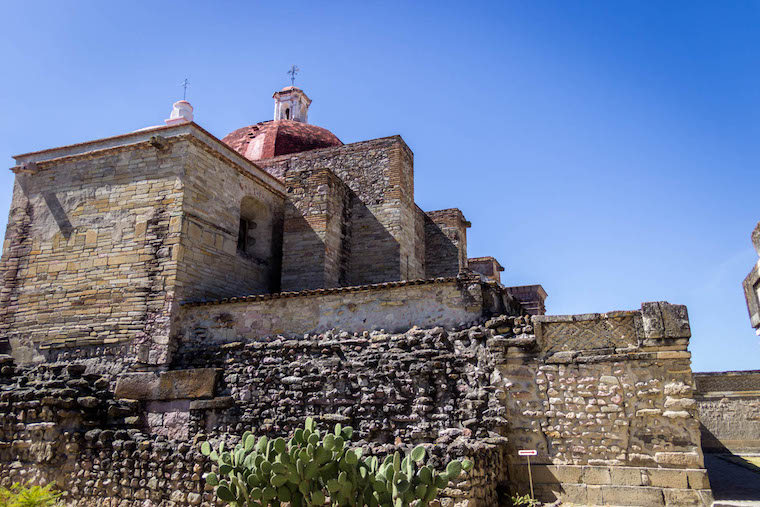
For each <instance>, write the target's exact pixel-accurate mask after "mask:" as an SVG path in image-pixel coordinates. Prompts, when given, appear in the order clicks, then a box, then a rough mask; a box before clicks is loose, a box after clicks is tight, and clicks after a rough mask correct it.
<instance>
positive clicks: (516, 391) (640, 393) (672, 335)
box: [491, 303, 711, 505]
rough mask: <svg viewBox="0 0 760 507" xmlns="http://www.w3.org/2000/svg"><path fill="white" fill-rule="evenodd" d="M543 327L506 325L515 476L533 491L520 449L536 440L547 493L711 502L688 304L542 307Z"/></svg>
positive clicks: (497, 345) (502, 361)
mask: <svg viewBox="0 0 760 507" xmlns="http://www.w3.org/2000/svg"><path fill="white" fill-rule="evenodd" d="M532 322H533V326H534V329H533V332H534V335H533V336H531V335H525V334H523V335H522V336H519V335H518V336H514V337H510V335H511V333H510V326H509V324H504V325H503V327H501V328H499V327H497V328H496V329H497V331H498V332H499V333H501V335H500V336H497V337H494V338H492V340H491V343H492V346H491V348H492V349H501V350H503V352H501V353H500V358H497V359H495V360H496V362H497V363H498V364H499V365H500V366H499V371H498V376H499V377H500V378H501V380H500V383H501V385H502V387H501V389H503V390H504V394H503V395H502V396H503V397H504V399H505V403H506V407H507V419H508V420H509V423H510V431H509V433H508V438H509V444H508V448H509V451H508V454H507V455H508V457H509V458H508V461H509V476H510V481H511V483H512V485H513V488H514V489H516V490H519V491H521V492H523V493H524V492H526V491H527V490H528V487H529V485H528V475H527V469H526V466H527V463H526V461H525V458H522V457H518V456H517V451H518V450H519V449H535V450H536V451H537V452H538V455H537V456H536V457H535V458H534V460H533V468H534V470H533V472H534V482H535V485H536V491H537V494H538V496H539V498H541V499H544V500H547V501H550V500H553V499H555V498H558V499H561V500H562V501H563V502H569V503H579V504H584V505H602V504H613V505H666V504H667V505H671V504H676V503H677V504H679V505H680V504H681V503H683V504H686V505H710V502H711V495H710V491H709V483H708V480H707V475H706V473H705V471H704V469H703V458H702V452H701V448H700V434H699V423H698V421H697V419H696V417H695V415H696V402H695V400H694V397H693V390H694V380H693V376H692V373H691V369H690V354H689V352H688V351H687V350H686V348H687V344H688V338H689V336H690V331H689V326H688V317H687V316H686V309H685V307H682V306H677V305H669V304H667V303H645V304H644V305H643V306H642V310H641V311H640V312H639V311H636V312H613V313H608V314H589V315H573V316H533V318H532Z"/></svg>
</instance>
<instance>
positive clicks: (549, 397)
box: [0, 87, 711, 506]
mask: <svg viewBox="0 0 760 507" xmlns="http://www.w3.org/2000/svg"><path fill="white" fill-rule="evenodd" d="M275 102H276V105H277V107H276V111H277V115H279V116H277V117H275V119H274V120H273V121H269V122H261V123H258V124H255V125H251V126H249V127H243V128H242V129H238V130H236V131H235V132H233V133H232V134H230V135H229V136H227V137H225V139H224V141H220V140H219V139H217V138H216V137H214V136H212V135H211V134H209V133H208V132H206V131H205V130H203V129H202V128H201V127H199V126H198V125H197V124H195V123H193V122H192V107H191V106H190V105H189V104H188V103H187V102H184V101H181V102H178V103H177V104H175V111H174V112H173V113H172V116H171V118H170V120H167V126H161V127H151V128H147V129H142V130H139V131H136V132H132V133H129V134H125V135H122V136H117V137H113V138H108V139H101V140H95V141H90V142H86V143H81V144H77V145H72V146H66V147H61V148H54V149H50V150H44V151H41V152H35V153H29V154H25V155H20V156H18V157H16V162H17V165H16V166H14V167H13V168H12V170H13V171H14V172H15V173H16V182H15V185H14V193H13V201H12V204H11V212H10V220H9V224H8V229H7V232H6V237H5V244H4V249H3V256H2V260H1V261H0V267H1V268H2V288H1V289H0V349H2V350H0V353H2V354H0V482H2V483H9V482H11V481H17V480H33V481H36V482H39V483H46V482H49V481H56V483H57V484H58V486H59V487H60V488H62V490H63V491H64V493H65V500H66V502H67V503H68V504H70V505H104V506H105V505H107V506H117V505H118V506H138V505H139V506H147V505H160V506H180V505H213V504H214V503H215V500H214V497H213V494H212V491H211V489H210V488H208V487H206V486H205V484H204V481H203V474H204V473H205V472H206V471H208V470H210V463H209V462H208V461H207V460H206V459H205V458H204V457H203V456H202V455H201V454H200V453H199V452H198V448H197V442H198V441H200V440H203V439H207V438H210V439H212V440H213V441H217V440H219V439H226V440H228V441H230V442H233V443H234V441H235V439H236V438H238V437H239V435H241V434H242V432H243V431H245V430H247V429H250V430H252V431H254V432H256V433H259V434H268V435H281V434H284V433H288V432H289V431H290V430H291V429H293V428H294V427H295V426H296V425H298V424H301V423H302V422H303V420H304V419H305V417H307V416H314V417H315V418H316V419H317V420H318V421H319V422H320V423H322V424H334V423H335V422H341V423H342V424H349V425H351V426H353V427H354V428H355V429H356V435H357V438H358V442H357V444H358V445H361V446H363V447H364V448H365V450H366V452H367V453H385V452H391V451H393V450H395V449H397V448H399V446H410V445H415V444H419V443H423V444H426V445H427V446H428V447H429V448H430V454H431V455H432V456H433V459H434V460H437V461H440V460H443V459H448V458H451V457H461V456H468V457H470V458H471V459H473V461H474V463H475V466H474V468H473V470H472V471H470V472H468V473H467V474H466V475H465V476H463V477H462V478H460V479H459V480H457V481H455V482H452V483H450V485H449V488H447V489H445V490H444V491H443V498H442V500H441V502H442V504H443V505H446V506H450V505H460V506H465V505H467V506H491V505H500V504H504V503H505V502H506V499H507V497H508V496H509V495H510V494H513V493H526V492H527V491H528V489H529V485H528V483H527V478H526V470H525V464H524V463H523V461H522V459H521V458H519V457H518V456H517V452H516V451H517V450H518V449H524V448H530V449H536V450H537V452H538V456H537V458H536V460H535V462H534V480H535V482H536V491H537V494H538V496H539V497H540V498H541V499H542V500H546V501H553V500H555V499H560V500H562V501H564V502H569V503H580V504H586V505H594V504H599V505H602V504H616V505H652V506H659V505H710V497H711V495H710V489H709V484H708V481H707V476H706V474H705V471H704V467H703V462H702V454H701V450H700V432H699V424H698V422H697V419H696V418H695V410H696V408H695V400H694V397H693V395H692V393H693V388H694V379H693V377H692V373H691V369H690V356H689V353H688V350H687V347H688V341H689V337H690V330H689V324H688V317H687V314H686V308H685V307H683V306H678V305H671V304H668V303H664V302H660V303H645V304H643V305H642V308H641V310H636V311H629V312H612V313H608V314H590V315H575V316H547V315H544V313H545V310H544V309H545V305H544V300H545V298H546V292H545V291H544V290H543V288H542V287H541V286H540V285H530V286H523V287H505V286H504V285H502V283H501V281H500V279H499V277H498V273H499V271H500V270H501V269H502V268H501V265H500V264H499V263H498V261H496V260H495V259H493V258H492V257H480V258H477V259H474V260H473V262H472V266H470V264H469V260H468V257H467V228H468V227H469V226H470V223H469V222H468V221H467V220H466V219H465V217H464V215H463V214H462V212H461V211H460V210H458V209H455V208H451V209H446V210H438V211H429V212H424V211H422V210H421V209H420V208H419V207H418V206H417V205H416V204H415V202H414V167H413V165H414V164H413V160H414V157H413V154H412V152H411V150H410V149H409V148H408V146H406V144H405V143H404V142H403V140H402V139H401V138H400V137H399V136H392V137H387V138H382V139H375V140H371V141H364V142H359V143H352V144H347V145H344V144H343V143H342V142H341V141H340V140H339V139H338V138H337V137H335V136H334V135H333V134H332V133H330V132H329V131H327V130H325V129H322V128H320V127H316V126H313V125H309V124H308V123H307V122H306V119H307V110H308V106H309V104H310V103H311V100H310V99H308V97H306V95H305V94H304V93H303V91H302V90H300V89H298V88H294V87H288V88H286V89H284V90H281V91H279V92H277V93H276V94H275ZM296 106H297V107H296ZM291 112H292V114H293V115H294V116H292V115H291ZM283 115H284V116H283Z"/></svg>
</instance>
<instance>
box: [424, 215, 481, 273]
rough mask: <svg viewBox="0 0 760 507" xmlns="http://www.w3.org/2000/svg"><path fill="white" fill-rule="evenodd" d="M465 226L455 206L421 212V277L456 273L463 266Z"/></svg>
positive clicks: (465, 238) (464, 265)
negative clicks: (423, 249) (423, 234)
mask: <svg viewBox="0 0 760 507" xmlns="http://www.w3.org/2000/svg"><path fill="white" fill-rule="evenodd" d="M468 227H470V222H468V221H467V220H465V218H464V215H462V212H461V211H459V210H458V209H456V208H451V209H444V210H437V211H428V212H427V213H426V214H425V276H427V277H436V276H456V275H457V273H459V272H460V271H461V270H462V269H464V268H466V267H467V228H468Z"/></svg>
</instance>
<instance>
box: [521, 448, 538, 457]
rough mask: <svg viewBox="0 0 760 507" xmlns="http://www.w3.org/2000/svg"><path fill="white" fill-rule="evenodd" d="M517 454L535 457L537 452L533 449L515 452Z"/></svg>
mask: <svg viewBox="0 0 760 507" xmlns="http://www.w3.org/2000/svg"><path fill="white" fill-rule="evenodd" d="M517 454H518V455H519V456H535V455H536V454H538V451H536V450H535V449H521V450H519V451H517Z"/></svg>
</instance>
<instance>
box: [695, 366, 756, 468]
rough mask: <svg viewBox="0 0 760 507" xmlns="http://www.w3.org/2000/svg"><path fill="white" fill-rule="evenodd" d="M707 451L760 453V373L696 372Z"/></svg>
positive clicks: (699, 412) (697, 398) (698, 410)
mask: <svg viewBox="0 0 760 507" xmlns="http://www.w3.org/2000/svg"><path fill="white" fill-rule="evenodd" d="M694 377H695V379H696V382H697V390H696V393H695V398H696V400H697V412H698V414H699V422H700V427H701V430H702V449H704V450H705V451H706V452H732V453H759V452H760V371H757V370H755V371H726V372H714V373H696V374H695V375H694Z"/></svg>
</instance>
